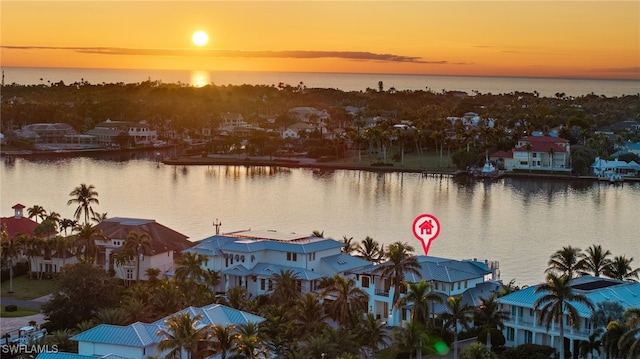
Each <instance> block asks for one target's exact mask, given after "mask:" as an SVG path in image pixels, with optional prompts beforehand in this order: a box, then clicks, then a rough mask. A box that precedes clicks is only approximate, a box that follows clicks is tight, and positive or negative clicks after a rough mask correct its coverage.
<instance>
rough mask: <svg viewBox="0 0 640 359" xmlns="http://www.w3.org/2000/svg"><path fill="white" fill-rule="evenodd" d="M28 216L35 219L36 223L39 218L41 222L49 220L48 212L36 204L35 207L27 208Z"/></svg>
mask: <svg viewBox="0 0 640 359" xmlns="http://www.w3.org/2000/svg"><path fill="white" fill-rule="evenodd" d="M27 216H29V218H35V221H36V223H38V218H39V219H40V220H44V219H45V218H47V211H46V210H45V209H44V208H43V207H42V206H39V205H37V204H34V205H33V207H30V208H27Z"/></svg>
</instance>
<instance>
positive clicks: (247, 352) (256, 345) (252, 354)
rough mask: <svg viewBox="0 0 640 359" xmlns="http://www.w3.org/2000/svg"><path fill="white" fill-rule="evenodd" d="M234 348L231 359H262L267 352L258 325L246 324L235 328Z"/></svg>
mask: <svg viewBox="0 0 640 359" xmlns="http://www.w3.org/2000/svg"><path fill="white" fill-rule="evenodd" d="M235 333H236V348H235V354H234V355H233V357H232V358H246V359H254V358H260V357H262V358H264V357H265V354H266V352H267V350H266V347H265V345H264V340H263V338H262V335H261V333H260V328H259V327H258V324H256V323H252V322H248V323H241V324H239V325H238V326H237V327H236V331H235Z"/></svg>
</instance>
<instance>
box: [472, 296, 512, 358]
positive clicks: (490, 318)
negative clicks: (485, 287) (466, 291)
mask: <svg viewBox="0 0 640 359" xmlns="http://www.w3.org/2000/svg"><path fill="white" fill-rule="evenodd" d="M496 298H498V296H497V294H495V293H494V294H492V295H491V296H489V298H487V299H483V298H481V299H480V300H481V301H482V303H481V304H480V305H479V306H478V307H477V308H476V309H475V310H474V313H473V319H474V324H475V326H476V327H479V328H481V329H482V330H486V332H487V347H489V345H491V333H492V331H494V330H493V329H495V330H497V329H499V330H502V329H504V322H505V321H506V320H509V313H508V312H507V311H504V310H501V309H500V304H499V303H498V302H496ZM494 332H495V331H494Z"/></svg>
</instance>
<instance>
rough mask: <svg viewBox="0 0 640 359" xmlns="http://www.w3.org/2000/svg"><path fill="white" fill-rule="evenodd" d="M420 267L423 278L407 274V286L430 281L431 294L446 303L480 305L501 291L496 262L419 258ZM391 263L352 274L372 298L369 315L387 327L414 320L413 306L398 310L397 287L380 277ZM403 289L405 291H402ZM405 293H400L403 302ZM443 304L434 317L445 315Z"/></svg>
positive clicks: (433, 309) (370, 298) (438, 307)
mask: <svg viewBox="0 0 640 359" xmlns="http://www.w3.org/2000/svg"><path fill="white" fill-rule="evenodd" d="M416 258H417V260H418V263H420V270H419V272H420V274H419V275H415V274H413V273H407V274H406V275H405V278H404V280H405V282H407V283H416V282H419V281H420V280H423V279H424V280H425V281H427V282H428V283H429V284H430V285H431V288H432V290H433V291H434V292H435V293H437V294H439V295H440V296H442V298H443V299H446V298H448V297H451V296H462V301H463V304H469V305H473V306H478V305H480V302H481V300H482V299H483V298H488V297H489V296H491V294H493V293H495V292H499V291H500V290H502V283H501V282H500V281H499V280H500V275H499V268H498V267H499V264H498V262H493V261H491V262H490V261H483V262H481V261H477V260H475V259H474V260H462V261H458V260H454V259H447V258H439V257H432V256H416ZM387 265H389V264H388V263H380V264H376V265H370V266H368V267H365V268H361V269H358V270H352V271H351V272H350V273H352V274H355V275H356V279H357V285H358V286H359V287H360V288H362V289H363V290H364V291H365V293H367V294H368V295H369V312H370V313H373V314H374V315H375V316H376V317H377V318H378V319H381V320H384V321H386V322H387V324H388V325H391V326H397V325H402V324H403V323H405V322H408V321H409V319H410V317H411V309H412V307H413V305H412V304H407V305H405V306H404V307H402V308H396V307H395V306H394V305H393V303H392V300H393V297H394V291H395V289H394V287H393V286H392V285H391V281H390V279H389V278H385V277H383V276H382V275H381V274H380V271H381V269H382V268H383V267H384V266H387ZM403 289H404V288H403ZM404 294H405V291H403V290H402V291H401V294H400V298H402V296H404ZM446 311H447V308H446V306H445V305H443V304H438V303H434V304H433V308H432V313H433V315H436V316H437V315H439V314H442V313H445V312H446Z"/></svg>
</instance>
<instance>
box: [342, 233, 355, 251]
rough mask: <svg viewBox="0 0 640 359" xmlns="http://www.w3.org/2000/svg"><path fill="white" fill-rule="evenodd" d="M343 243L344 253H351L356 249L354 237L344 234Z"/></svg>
mask: <svg viewBox="0 0 640 359" xmlns="http://www.w3.org/2000/svg"><path fill="white" fill-rule="evenodd" d="M342 244H344V247H342V249H341V251H342V253H347V254H351V252H353V251H355V250H356V248H355V246H354V245H353V237H347V236H342Z"/></svg>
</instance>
